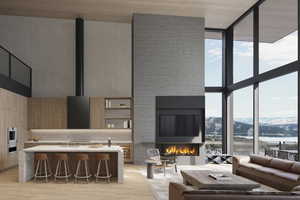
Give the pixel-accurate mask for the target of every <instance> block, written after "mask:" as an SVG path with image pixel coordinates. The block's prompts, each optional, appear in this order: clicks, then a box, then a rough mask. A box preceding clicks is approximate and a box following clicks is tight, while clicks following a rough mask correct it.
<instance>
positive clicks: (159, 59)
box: [133, 15, 204, 163]
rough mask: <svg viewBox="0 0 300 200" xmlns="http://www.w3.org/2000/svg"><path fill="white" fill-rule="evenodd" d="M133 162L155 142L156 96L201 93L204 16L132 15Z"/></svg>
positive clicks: (140, 159)
mask: <svg viewBox="0 0 300 200" xmlns="http://www.w3.org/2000/svg"><path fill="white" fill-rule="evenodd" d="M133 34H134V39H133V40H134V68H133V71H134V73H133V75H134V83H133V84H134V85H133V86H134V90H133V92H134V94H133V95H134V140H135V162H136V163H142V162H143V161H144V158H145V152H146V151H145V149H146V148H148V147H151V146H153V144H154V142H155V96H168V95H169V96H191V95H204V19H203V18H191V17H176V16H160V15H135V16H134V33H133Z"/></svg>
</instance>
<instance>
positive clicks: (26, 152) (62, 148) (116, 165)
mask: <svg viewBox="0 0 300 200" xmlns="http://www.w3.org/2000/svg"><path fill="white" fill-rule="evenodd" d="M35 153H47V154H48V155H49V158H50V163H51V168H52V169H54V166H55V164H56V162H55V160H53V159H52V157H53V156H52V155H53V154H55V153H68V154H69V155H70V158H71V159H72V155H74V154H76V153H88V154H89V155H91V156H90V157H91V160H90V168H91V170H92V171H94V168H95V166H96V162H95V160H93V159H92V158H93V155H94V154H96V153H109V154H110V156H111V160H110V164H111V166H110V169H111V170H112V172H111V173H112V176H113V177H115V178H116V179H117V182H118V183H123V179H124V153H123V149H122V148H121V147H120V146H111V147H108V146H97V145H39V146H35V147H30V148H26V149H23V150H22V151H20V152H19V182H20V183H24V182H27V181H30V180H31V179H32V178H33V175H34V154H35ZM71 161H72V160H71ZM73 165H74V164H73Z"/></svg>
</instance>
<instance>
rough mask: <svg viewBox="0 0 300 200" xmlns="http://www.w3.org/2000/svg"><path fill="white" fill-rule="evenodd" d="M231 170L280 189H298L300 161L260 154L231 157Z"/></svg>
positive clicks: (299, 183)
mask: <svg viewBox="0 0 300 200" xmlns="http://www.w3.org/2000/svg"><path fill="white" fill-rule="evenodd" d="M232 172H233V173H234V174H236V175H239V176H243V177H246V178H248V179H251V180H254V181H257V182H259V183H261V184H264V185H268V186H270V187H273V188H276V189H278V190H281V191H296V190H299V189H300V187H299V185H300V162H295V161H289V160H283V159H278V158H271V157H266V156H260V155H250V156H249V157H247V158H245V157H243V158H241V157H233V164H232ZM297 186H298V187H297Z"/></svg>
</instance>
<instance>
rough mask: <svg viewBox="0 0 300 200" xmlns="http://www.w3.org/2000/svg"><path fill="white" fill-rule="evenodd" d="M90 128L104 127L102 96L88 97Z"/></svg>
mask: <svg viewBox="0 0 300 200" xmlns="http://www.w3.org/2000/svg"><path fill="white" fill-rule="evenodd" d="M90 128H92V129H98V128H100V129H101V128H105V126H104V98H103V97H90Z"/></svg>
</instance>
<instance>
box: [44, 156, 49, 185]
mask: <svg viewBox="0 0 300 200" xmlns="http://www.w3.org/2000/svg"><path fill="white" fill-rule="evenodd" d="M44 166H45V174H46V183H47V182H48V170H47V161H44Z"/></svg>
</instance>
